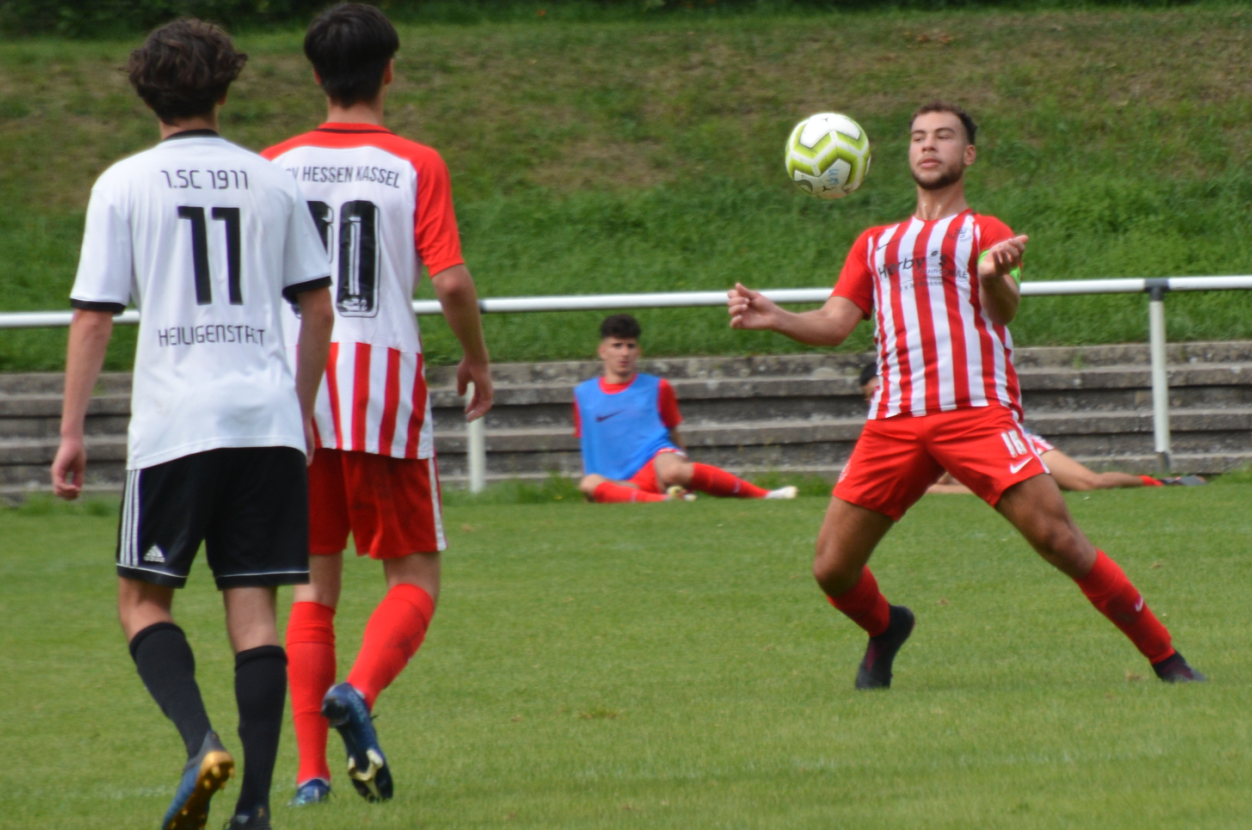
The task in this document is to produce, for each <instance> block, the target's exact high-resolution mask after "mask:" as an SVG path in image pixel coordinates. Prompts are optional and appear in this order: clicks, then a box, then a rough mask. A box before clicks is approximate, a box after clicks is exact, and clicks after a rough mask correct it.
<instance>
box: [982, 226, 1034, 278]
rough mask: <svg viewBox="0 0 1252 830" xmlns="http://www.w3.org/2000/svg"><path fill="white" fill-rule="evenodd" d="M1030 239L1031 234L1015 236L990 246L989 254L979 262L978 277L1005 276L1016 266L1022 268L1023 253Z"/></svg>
mask: <svg viewBox="0 0 1252 830" xmlns="http://www.w3.org/2000/svg"><path fill="white" fill-rule="evenodd" d="M1029 239H1030V237H1029V236H1015V237H1013V238H1012V239H1006V240H1004V241H1003V242H997V243H996V244H995V245H992V246H991V247H990V248H988V249H987V255H986V256H984V257H983V258H982V261H981V262H979V263H978V279H980V280H989V279H994V278H995V277H1005V276H1007V275H1008V274H1009V273H1011V272H1012V271H1013V269H1014V268H1020V267H1021V265H1022V254H1023V253H1024V252H1025V251H1026V242H1027V240H1029Z"/></svg>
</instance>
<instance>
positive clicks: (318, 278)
mask: <svg viewBox="0 0 1252 830" xmlns="http://www.w3.org/2000/svg"><path fill="white" fill-rule="evenodd" d="M246 59H247V56H246V55H243V54H240V53H237V52H236V51H235V50H234V47H233V45H232V43H231V41H230V38H229V37H227V36H226V34H225V33H224V32H222V31H221V30H220V29H217V28H216V27H214V26H212V25H210V24H207V23H202V22H199V21H194V20H181V21H177V22H175V23H171V24H169V25H167V26H164V27H162V28H160V29H157V30H156V31H154V32H153V33H152V34H151V35H149V36H148V38H147V39H146V40H145V42H144V44H143V46H142V47H141V48H140V49H137V50H135V52H133V53H132V54H131V58H130V64H129V67H128V68H129V73H130V80H131V83H132V84H133V85H134V86H135V88H136V91H137V92H138V93H139V95H140V97H141V98H142V99H143V100H144V102H145V103H146V104H147V105H148V106H149V107H150V108H151V109H152V110H153V111H154V113H155V114H156V116H157V118H158V120H159V126H160V133H161V139H162V140H161V143H160V144H158V145H157V146H155V147H153V148H151V149H149V150H146V151H144V152H142V153H139V154H138V155H135V156H132V157H130V158H128V159H124V160H123V161H120V162H118V163H117V164H115V165H113V166H112V167H110V168H109V169H108V170H107V171H105V173H104V174H103V175H102V176H100V178H99V179H98V180H97V182H96V184H95V187H94V188H93V189H92V193H91V201H90V203H89V205H88V208H87V225H86V231H85V233H84V235H83V246H82V256H81V258H80V260H79V267H78V275H77V278H76V280H75V282H74V288H73V291H72V293H71V301H72V304H73V306H74V308H75V309H76V311H75V314H74V320H73V323H72V325H71V327H70V338H69V347H68V353H67V357H66V382H65V403H64V411H63V415H62V421H61V445H60V448H59V449H58V451H57V456H56V460H55V461H54V462H53V466H52V479H53V485H54V488H55V491H56V493H57V495H59V496H61V497H63V498H69V499H72V498H75V497H77V496H78V494H79V493H80V492H81V490H82V483H83V474H84V470H85V467H86V460H87V459H86V452H85V450H84V444H83V422H84V417H85V415H86V411H87V404H88V403H89V401H90V398H91V390H92V387H93V386H94V385H95V381H96V377H97V375H98V374H99V371H100V368H101V365H102V363H103V360H104V353H105V347H106V346H107V344H108V341H109V337H110V335H111V333H112V326H113V321H112V315H113V314H115V313H118V312H120V311H121V310H122V309H123V308H124V307H125V306H126V305H127V304H128V303H132V302H133V303H134V305H135V306H136V307H138V308H139V309H140V310H141V313H142V315H143V316H142V321H141V323H140V326H139V342H138V346H137V350H136V355H135V371H134V390H133V398H132V404H131V412H132V417H131V422H130V435H129V445H128V450H127V463H126V467H127V474H126V487H125V492H124V496H123V503H122V516H121V522H120V527H119V532H118V546H117V572H118V576H119V587H118V613H119V617H120V619H121V623H122V628H123V630H124V631H125V634H126V637H127V640H128V641H129V644H130V652H131V656H132V657H133V658H134V660H135V664H136V666H137V668H138V670H139V675H140V677H141V678H142V679H143V682H144V685H145V686H146V687H147V688H148V690H149V692H150V693H151V694H152V696H153V697H154V698H155V699H156V701H157V703H158V704H159V706H160V707H161V710H162V711H163V712H164V713H165V714H166V715H167V716H168V717H169V718H170V719H171V720H172V721H173V722H174V724H175V726H177V728H178V730H179V733H180V734H181V736H182V738H183V741H184V743H185V745H186V749H187V756H188V759H189V760H188V761H187V764H186V766H185V767H184V770H183V774H182V778H181V780H180V782H179V786H178V789H177V791H176V793H175V796H174V800H173V802H172V803H171V805H170V807H169V810H168V811H167V813H166V815H165V818H164V820H163V822H162V827H163V828H164V830H199V828H203V827H204V826H205V823H206V821H207V819H208V811H209V799H210V798H211V797H212V796H213V794H214V793H215V792H217V791H218V790H220V789H221V788H222V787H224V786H225V785H226V781H227V780H228V779H229V778H230V777H231V776H232V775H233V770H234V760H233V759H232V757H231V755H230V754H229V753H228V752H226V750H225V749H224V748H223V746H222V744H221V741H220V740H219V739H218V736H217V734H216V733H215V732H213V730H212V728H211V726H210V723H209V718H208V715H207V713H206V711H205V707H204V703H203V701H202V700H201V696H200V690H199V687H198V686H197V684H196V679H195V659H194V657H193V655H192V652H191V648H190V647H189V646H188V644H187V639H186V637H185V636H184V634H183V631H182V629H180V628H179V627H178V626H177V625H175V624H174V622H173V618H172V616H171V613H170V610H171V606H172V603H173V596H174V590H175V589H176V588H180V587H182V586H183V584H184V583H185V582H186V580H187V575H188V573H189V571H190V568H191V564H192V560H193V559H194V558H195V555H196V551H197V549H198V548H199V546H200V543H201V542H202V541H203V542H204V543H205V546H206V552H207V558H208V563H209V567H210V568H211V569H212V571H213V575H214V577H215V579H216V582H217V587H218V588H219V589H220V590H221V591H222V593H223V597H224V600H225V607H226V628H227V632H228V634H229V636H230V641H231V645H232V646H233V647H234V651H235V694H236V699H237V704H238V709H239V737H240V741H241V743H242V744H243V753H244V765H243V782H242V786H241V788H240V794H239V799H238V802H237V803H236V806H235V811H234V813H233V815H232V818H231V821H230V823H229V825H228V826H229V827H231V828H237V830H244V828H247V829H248V830H266V828H269V827H270V820H269V819H270V810H269V791H270V784H271V780H272V776H273V770H274V760H275V757H276V755H277V752H278V737H279V733H280V731H281V725H282V712H283V703H284V699H285V697H286V674H285V672H286V656H285V654H284V652H283V649H282V647H281V646H280V645H279V640H278V631H277V623H276V620H275V616H276V614H275V611H276V606H275V602H276V596H275V595H276V586H279V585H290V584H296V583H301V582H307V580H308V548H307V544H308V541H307V539H308V536H307V534H308V498H307V485H306V472H305V467H306V463H307V460H306V454H311V453H312V451H313V447H312V423H311V416H312V408H313V398H314V395H315V393H316V390H317V384H318V381H319V379H320V376H321V368H322V366H323V365H324V364H325V359H326V354H327V351H328V348H329V345H328V344H329V338H330V332H331V327H332V325H333V320H334V318H333V312H332V310H331V303H330V293H329V291H328V286H329V285H330V278H329V276H328V271H329V267H328V265H329V264H328V262H327V259H326V255H325V252H324V250H323V248H322V245H321V240H320V239H319V238H318V235H317V229H316V227H315V226H314V224H313V222H312V220H311V218H310V216H309V211H308V206H307V205H306V203H305V201H304V199H303V198H302V196H301V194H300V191H299V187H298V185H297V184H296V183H295V182H293V181H292V180H291V177H290V176H288V175H286V174H285V173H284V172H283V171H282V170H281V169H280V168H278V167H276V166H275V165H273V164H271V163H270V162H268V161H266V160H265V159H262V158H261V157H260V156H257V155H255V154H253V153H251V152H248V151H247V150H244V149H242V148H240V147H237V146H235V145H234V144H231V143H230V142H228V141H226V140H224V139H223V138H221V137H220V136H219V135H218V134H217V107H218V106H219V105H220V104H222V103H223V102H224V101H225V97H226V92H227V89H228V88H229V86H230V83H231V82H232V81H233V80H234V79H235V78H236V77H237V76H238V74H239V72H240V70H241V69H242V68H243V65H244V62H245V61H246ZM287 302H293V303H296V304H298V305H299V307H300V311H301V319H302V322H301V323H300V325H299V327H298V331H299V334H298V337H299V341H300V353H299V361H298V365H297V367H296V369H295V372H294V374H293V370H292V366H291V364H290V363H289V361H288V356H287V351H286V349H285V348H284V342H283V341H284V337H283V321H282V311H283V306H285V305H286V304H287Z"/></svg>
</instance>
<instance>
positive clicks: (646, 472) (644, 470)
mask: <svg viewBox="0 0 1252 830" xmlns="http://www.w3.org/2000/svg"><path fill="white" fill-rule="evenodd" d="M667 452H676V453H678V454H679V455H681V456H682V457H683V458H686V457H687V455H686V453H684V452H683V451H682V450H676V449H674V448H673V447H666V448H665V449H663V450H661V451H659V452H658V453H657V454H656V455H654V456H652V459H651V460H650V461H649V462H648V463H647V464H644V465H643V466H642V467H641V468H640V469H639V472H637V473H635V474H634V475H633V476H631V477H630V478H629V479H627V481H626V483H627V484H633V485H635V486H636V487H638V488H639V489H640V490H642V491H643V492H645V493H658V494H660V495H665V490H664V489H663V488H662V487H661V483H660V482H659V481H657V480H656V467H655V466H654V465H655V463H656V460H657V458H659V457H660V456H662V455H665V453H667Z"/></svg>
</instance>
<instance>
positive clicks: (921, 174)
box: [909, 101, 978, 190]
mask: <svg viewBox="0 0 1252 830" xmlns="http://www.w3.org/2000/svg"><path fill="white" fill-rule="evenodd" d="M977 133H978V125H977V124H975V123H974V119H973V118H971V117H970V114H969V113H968V112H966V111H965V110H963V109H961V108H960V107H958V106H956V105H955V104H949V103H947V102H945V101H932V102H931V103H929V104H926V105H924V106H921V107H918V108H917V110H916V111H915V112H914V113H913V118H912V119H911V120H910V121H909V169H910V170H911V171H912V173H913V180H914V181H915V182H917V186H918V187H920V188H922V189H923V190H942V189H943V188H945V187H948V186H950V185H953V184H956V183H957V182H959V181H960V180H961V178H962V177H963V176H964V175H965V168H966V167H969V166H970V165H971V164H973V163H974V156H975V155H976V153H975V150H974V136H975V135H977Z"/></svg>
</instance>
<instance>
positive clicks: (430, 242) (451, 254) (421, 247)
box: [413, 150, 465, 276]
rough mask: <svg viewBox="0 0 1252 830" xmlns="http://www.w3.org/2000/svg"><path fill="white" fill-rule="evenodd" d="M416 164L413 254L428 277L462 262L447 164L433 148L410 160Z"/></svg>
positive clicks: (459, 237)
mask: <svg viewBox="0 0 1252 830" xmlns="http://www.w3.org/2000/svg"><path fill="white" fill-rule="evenodd" d="M413 163H414V165H415V166H416V167H417V216H416V217H415V224H414V228H413V235H414V240H415V241H416V243H417V253H418V255H419V256H421V258H422V263H423V264H424V265H425V266H426V270H427V272H428V273H430V274H431V276H434V275H435V274H438V273H439V272H440V271H443V270H446V269H448V268H451V267H452V266H454V265H460V264H462V263H463V262H465V260H464V259H462V258H461V236H460V234H459V233H457V229H456V213H455V211H453V209H452V181H451V179H450V178H449V176H448V165H446V164H444V161H443V159H442V158H441V157H440V156H439V154H438V153H436V152H435V151H434V150H429V152H428V153H424V154H423V155H422V157H421V158H418V159H414V162H413Z"/></svg>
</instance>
